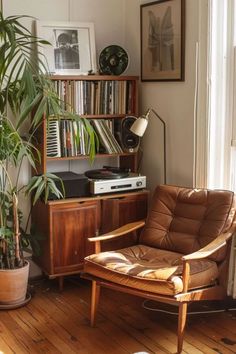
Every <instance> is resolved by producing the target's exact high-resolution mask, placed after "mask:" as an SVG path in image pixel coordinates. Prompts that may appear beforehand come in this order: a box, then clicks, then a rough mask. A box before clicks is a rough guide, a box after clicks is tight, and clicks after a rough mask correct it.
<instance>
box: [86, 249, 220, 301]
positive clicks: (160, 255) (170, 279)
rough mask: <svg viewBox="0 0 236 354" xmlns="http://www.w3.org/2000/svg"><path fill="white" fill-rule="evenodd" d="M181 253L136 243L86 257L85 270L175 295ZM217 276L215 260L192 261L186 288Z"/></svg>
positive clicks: (180, 284)
mask: <svg viewBox="0 0 236 354" xmlns="http://www.w3.org/2000/svg"><path fill="white" fill-rule="evenodd" d="M182 255H183V254H181V253H177V252H171V251H168V250H163V249H156V248H153V247H149V246H146V245H135V246H132V247H128V248H123V249H120V250H118V251H109V252H101V253H98V254H93V255H91V256H88V257H86V258H85V264H84V271H85V272H86V273H90V274H93V275H94V276H97V277H99V278H103V279H106V280H109V281H111V282H114V283H118V284H122V285H125V286H130V287H132V288H136V289H140V290H144V291H145V290H147V291H149V292H153V293H158V294H164V295H174V294H178V293H180V292H181V291H182V290H183V282H182V278H181V274H182V269H183V268H182V262H181V257H182ZM217 277H218V268H217V264H216V263H215V262H214V261H211V260H200V261H193V262H191V270H190V282H189V288H190V289H193V288H198V287H204V286H207V285H212V284H214V282H215V281H216V279H217Z"/></svg>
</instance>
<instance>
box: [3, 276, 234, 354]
mask: <svg viewBox="0 0 236 354" xmlns="http://www.w3.org/2000/svg"><path fill="white" fill-rule="evenodd" d="M33 289H34V296H33V297H32V300H31V301H30V302H29V303H28V304H27V305H26V306H25V307H22V308H19V309H16V310H12V311H1V312H0V354H28V353H32V354H37V353H49V354H57V353H58V354H60V353H62V354H104V353H105V354H106V353H107V354H110V353H112V354H113V353H114V354H128V353H130V354H134V353H146V354H153V353H156V354H168V353H169V354H170V353H172V354H173V353H176V343H177V336H176V333H177V316H174V315H169V314H166V313H160V312H155V311H149V310H147V309H144V308H143V307H142V305H143V300H142V299H140V298H136V297H133V296H131V295H127V294H123V293H115V292H113V291H111V290H108V289H102V294H101V300H100V303H99V311H98V318H97V323H96V326H95V328H91V327H90V325H89V316H90V283H89V282H86V281H85V280H81V279H79V278H78V277H71V278H69V279H67V280H66V281H65V288H64V291H63V292H61V293H60V292H59V290H58V285H57V283H56V282H55V281H49V280H46V279H44V280H41V281H38V282H34V283H33ZM157 305H158V304H157ZM232 353H236V312H233V311H229V312H221V313H212V314H209V315H205V314H204V315H196V316H189V317H188V323H187V328H186V334H185V340H184V347H183V354H232Z"/></svg>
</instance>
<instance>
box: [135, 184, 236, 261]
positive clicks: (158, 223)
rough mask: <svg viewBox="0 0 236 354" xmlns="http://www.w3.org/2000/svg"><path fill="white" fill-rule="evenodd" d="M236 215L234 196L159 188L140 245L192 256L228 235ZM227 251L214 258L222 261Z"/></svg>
mask: <svg viewBox="0 0 236 354" xmlns="http://www.w3.org/2000/svg"><path fill="white" fill-rule="evenodd" d="M234 215H235V198H234V193H233V192H231V191H225V190H207V189H189V188H182V187H177V186H169V185H160V186H158V187H157V188H156V190H155V193H154V196H153V199H152V203H151V208H150V210H149V214H148V218H147V223H146V226H145V228H144V230H143V231H142V233H141V235H140V243H142V244H145V245H148V246H151V247H156V248H161V249H166V250H170V251H175V252H179V253H182V254H189V253H192V252H195V251H197V250H199V249H200V248H202V247H204V246H205V245H207V244H208V243H210V242H211V241H212V240H214V239H215V238H216V237H217V236H218V235H219V234H221V233H222V232H225V231H227V230H228V229H229V228H230V226H231V224H232V221H233V219H234ZM225 255H226V249H221V250H220V251H218V252H216V253H215V254H214V255H212V257H211V259H214V260H216V261H222V260H223V259H224V258H225Z"/></svg>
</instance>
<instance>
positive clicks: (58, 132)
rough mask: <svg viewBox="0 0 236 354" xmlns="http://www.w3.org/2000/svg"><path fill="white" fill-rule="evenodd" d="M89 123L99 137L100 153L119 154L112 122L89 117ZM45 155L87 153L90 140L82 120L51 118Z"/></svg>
mask: <svg viewBox="0 0 236 354" xmlns="http://www.w3.org/2000/svg"><path fill="white" fill-rule="evenodd" d="M90 123H91V124H92V125H93V127H94V130H95V132H96V134H97V137H98V139H99V146H98V147H97V149H98V151H97V152H100V153H107V154H120V153H122V152H123V151H122V148H121V146H120V145H119V143H118V141H117V139H116V138H115V133H114V122H113V120H108V119H91V120H90ZM46 149H47V157H75V156H80V155H89V151H90V141H89V135H88V132H87V131H86V129H85V127H84V124H83V122H82V121H74V120H71V119H51V120H49V122H48V127H47V146H46Z"/></svg>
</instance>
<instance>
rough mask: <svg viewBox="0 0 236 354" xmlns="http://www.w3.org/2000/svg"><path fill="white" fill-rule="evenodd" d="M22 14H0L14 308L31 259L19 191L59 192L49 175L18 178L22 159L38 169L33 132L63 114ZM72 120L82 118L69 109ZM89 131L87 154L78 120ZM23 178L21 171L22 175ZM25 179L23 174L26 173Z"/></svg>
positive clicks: (6, 294) (1, 139) (5, 232)
mask: <svg viewBox="0 0 236 354" xmlns="http://www.w3.org/2000/svg"><path fill="white" fill-rule="evenodd" d="M23 17H25V16H10V17H6V18H4V17H3V15H2V13H0V43H1V44H0V283H1V287H0V308H1V307H3V308H4V307H6V308H12V307H16V306H20V305H22V304H23V303H25V302H26V300H27V299H26V293H27V283H28V273H29V264H28V262H27V261H26V260H25V259H24V252H23V245H24V244H28V242H29V239H28V238H25V237H24V236H25V235H26V231H27V227H28V221H29V219H30V218H29V217H28V221H27V222H26V229H25V232H22V229H21V221H22V217H23V215H22V212H21V208H20V205H19V204H20V203H21V198H20V197H22V195H23V193H26V194H27V195H29V194H31V193H33V194H34V197H33V203H35V202H36V201H37V200H38V199H39V198H41V197H42V196H44V199H45V201H47V196H48V195H49V193H53V194H55V195H56V196H57V197H58V198H60V197H61V196H62V195H61V193H60V191H59V190H58V188H57V187H56V184H55V179H58V177H56V176H55V175H53V174H49V173H47V174H44V175H40V176H37V171H36V172H35V176H33V177H32V178H31V179H29V180H27V181H23V183H22V181H21V179H22V173H24V170H25V166H26V164H28V165H30V166H31V167H32V168H33V169H35V170H36V163H37V162H38V161H39V160H40V153H39V151H38V149H37V143H36V142H35V140H34V133H35V131H36V130H37V129H38V127H39V125H40V124H42V121H43V119H48V118H49V117H50V116H51V115H54V116H55V115H56V116H57V117H60V116H61V115H63V116H65V114H66V113H65V112H64V111H63V110H62V108H61V104H60V99H59V97H58V95H57V94H56V92H55V91H54V89H53V86H52V83H51V81H50V79H49V77H48V76H47V74H45V73H47V68H46V67H45V65H44V64H43V62H44V61H43V60H41V59H40V54H39V57H36V56H35V47H36V46H38V47H39V48H40V46H41V45H46V44H49V43H46V42H45V41H43V40H41V39H40V38H37V37H35V36H33V35H32V34H31V33H30V31H28V29H27V28H26V27H24V26H23V25H22V24H21V20H22V18H23ZM70 118H72V119H81V118H80V117H78V116H77V115H75V114H72V115H71V114H70ZM82 122H83V124H84V125H85V129H87V131H88V134H89V136H90V146H91V149H90V157H91V158H93V156H94V154H95V135H94V131H93V129H92V127H91V126H90V124H89V122H88V121H86V120H84V119H82ZM23 177H24V176H23ZM24 179H25V177H24Z"/></svg>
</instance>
